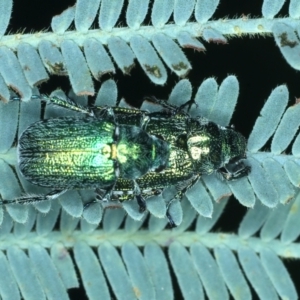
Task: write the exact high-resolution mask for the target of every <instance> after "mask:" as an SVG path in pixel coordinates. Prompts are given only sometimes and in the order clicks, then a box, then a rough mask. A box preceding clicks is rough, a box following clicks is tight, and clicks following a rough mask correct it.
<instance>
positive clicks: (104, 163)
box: [2, 96, 250, 223]
mask: <svg viewBox="0 0 300 300" xmlns="http://www.w3.org/2000/svg"><path fill="white" fill-rule="evenodd" d="M36 98H40V99H41V100H44V101H48V102H50V103H53V104H55V105H58V106H62V107H64V108H69V109H71V110H74V111H77V112H79V113H84V114H86V115H87V117H86V118H84V119H82V118H74V117H64V118H53V119H49V120H44V121H39V122H36V123H34V124H32V125H30V126H29V127H28V128H27V129H26V130H25V131H24V132H23V134H22V135H21V137H20V139H19V143H18V155H19V167H20V170H21V173H22V174H23V175H24V177H25V178H26V179H27V180H28V181H30V182H32V183H34V184H37V185H40V186H45V187H51V188H53V189H54V190H53V191H52V192H50V193H48V194H46V195H44V196H23V197H19V198H17V199H14V200H12V201H8V200H3V201H2V204H9V203H31V202H38V201H43V200H49V199H54V198H57V197H58V196H59V195H61V194H62V193H64V192H65V191H67V190H70V189H89V188H94V189H95V190H96V192H97V194H98V200H99V198H100V199H101V200H108V201H110V200H119V201H125V200H129V199H132V198H134V197H135V198H136V199H137V201H138V204H139V206H140V210H141V211H142V210H144V209H145V208H146V203H145V200H146V198H147V197H149V196H150V195H152V194H155V193H158V192H160V191H161V190H162V189H163V188H164V187H167V186H170V185H176V187H177V189H178V194H177V195H176V196H175V197H180V196H181V195H182V194H183V193H184V191H185V190H186V189H187V188H188V187H190V186H192V185H193V184H194V183H195V182H196V181H197V179H198V178H199V176H201V175H203V174H210V173H213V172H215V171H217V172H218V173H220V174H222V175H223V177H224V178H225V179H227V180H231V179H237V178H240V177H243V176H246V175H247V174H248V173H249V171H250V168H249V167H248V166H246V165H245V164H244V163H243V160H242V159H243V158H245V150H246V140H245V138H244V137H243V136H242V135H241V134H240V133H238V132H236V131H235V130H233V129H232V128H227V127H226V128H225V127H221V126H218V125H217V124H215V123H213V122H209V121H208V120H206V119H203V118H200V119H196V118H191V117H190V116H189V115H188V114H186V113H185V112H183V110H181V109H179V108H175V107H172V106H169V105H166V104H165V103H164V102H163V101H159V100H156V99H152V101H155V102H157V103H158V104H160V105H162V106H163V107H164V109H163V110H162V111H161V112H153V113H150V112H147V111H141V110H137V109H128V108H120V107H114V108H107V107H82V106H80V105H78V104H76V103H74V102H73V101H72V100H70V99H66V100H64V99H61V98H58V97H45V96H41V97H40V96H38V97H36ZM168 217H169V220H170V222H171V223H172V220H171V218H170V216H168Z"/></svg>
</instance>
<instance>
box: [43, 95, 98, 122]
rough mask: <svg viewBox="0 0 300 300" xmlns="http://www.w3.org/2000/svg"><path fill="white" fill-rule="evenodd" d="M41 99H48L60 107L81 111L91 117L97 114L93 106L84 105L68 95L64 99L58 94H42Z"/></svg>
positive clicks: (47, 100)
mask: <svg viewBox="0 0 300 300" xmlns="http://www.w3.org/2000/svg"><path fill="white" fill-rule="evenodd" d="M40 99H41V100H42V101H46V102H49V103H51V104H54V105H57V106H60V107H63V108H66V109H69V110H74V111H77V112H80V113H83V114H87V115H88V116H90V117H94V116H95V115H94V111H93V110H92V109H91V108H89V107H85V106H82V105H80V104H78V103H76V102H74V101H73V100H72V99H70V98H68V97H66V98H65V99H63V98H59V97H57V96H53V97H47V96H45V95H41V96H40Z"/></svg>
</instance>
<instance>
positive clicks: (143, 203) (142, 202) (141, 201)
mask: <svg viewBox="0 0 300 300" xmlns="http://www.w3.org/2000/svg"><path fill="white" fill-rule="evenodd" d="M133 184H134V188H133V194H134V195H135V198H136V201H137V204H138V206H139V208H140V212H141V213H142V212H144V211H145V210H146V201H145V199H144V197H143V196H142V192H141V189H140V187H139V186H138V184H137V182H136V181H135V180H133Z"/></svg>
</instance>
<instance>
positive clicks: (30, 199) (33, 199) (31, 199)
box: [0, 190, 67, 205]
mask: <svg viewBox="0 0 300 300" xmlns="http://www.w3.org/2000/svg"><path fill="white" fill-rule="evenodd" d="M66 191H67V190H54V191H51V192H50V193H48V194H46V195H25V196H21V197H18V198H15V199H13V200H0V205H6V204H16V203H18V204H31V203H37V202H41V201H46V200H54V199H56V198H58V197H59V196H61V195H62V194H63V193H65V192H66Z"/></svg>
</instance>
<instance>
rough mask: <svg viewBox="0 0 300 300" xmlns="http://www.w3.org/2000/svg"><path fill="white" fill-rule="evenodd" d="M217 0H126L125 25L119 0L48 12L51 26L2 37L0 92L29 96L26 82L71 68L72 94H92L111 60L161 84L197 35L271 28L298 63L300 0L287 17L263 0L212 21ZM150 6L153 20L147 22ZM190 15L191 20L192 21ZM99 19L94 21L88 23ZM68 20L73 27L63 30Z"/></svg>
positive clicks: (213, 38) (5, 8) (111, 67)
mask: <svg viewBox="0 0 300 300" xmlns="http://www.w3.org/2000/svg"><path fill="white" fill-rule="evenodd" d="M219 2H220V1H219V0H214V1H211V0H205V1H203V0H198V1H195V0H189V1H180V0H177V1H162V0H156V1H154V2H153V3H151V5H150V4H149V1H148V0H145V1H129V3H128V5H127V6H126V4H127V3H126V4H125V8H124V10H125V15H126V20H125V21H126V25H128V27H126V26H123V27H118V26H117V24H118V21H120V15H121V11H122V9H123V6H124V1H122V0H120V1H116V0H115V1H110V0H103V1H99V0H98V1H92V3H89V4H87V3H86V1H83V0H78V1H77V3H76V5H75V6H73V7H70V8H67V9H66V10H65V11H64V12H62V13H61V14H60V15H58V16H55V17H53V19H52V23H51V29H52V32H41V33H36V34H35V35H32V34H24V35H20V34H16V35H7V36H3V37H2V46H1V47H0V54H1V55H0V74H1V76H2V77H0V96H1V98H2V99H4V100H8V99H9V89H8V88H12V89H13V90H15V91H16V92H17V93H18V94H20V95H21V96H22V98H23V99H25V100H28V99H30V96H31V88H32V87H33V86H36V85H39V84H40V83H42V82H44V81H47V80H48V79H49V75H48V73H49V74H58V75H68V76H69V78H70V82H71V84H72V88H73V90H74V92H75V93H76V94H77V95H94V93H95V89H94V84H93V80H92V78H94V79H96V80H100V79H101V77H102V76H103V75H104V74H106V73H115V72H116V66H117V67H118V68H120V69H121V70H122V72H123V73H124V74H128V73H130V70H131V69H132V68H133V67H134V66H135V64H136V62H135V61H138V63H139V64H140V66H141V67H142V69H143V70H144V72H145V74H146V75H147V76H148V77H149V78H150V80H151V81H152V82H154V83H156V84H159V85H164V84H165V83H166V80H167V69H166V67H165V66H167V67H168V68H169V69H170V70H171V71H172V72H174V73H175V74H177V76H180V77H184V76H185V75H186V74H187V73H188V72H189V71H190V70H191V68H192V66H191V64H190V62H189V61H188V59H187V57H186V55H185V54H184V52H183V51H182V48H192V49H195V50H198V51H204V50H205V47H204V45H203V44H202V43H201V42H200V41H198V38H200V37H201V38H202V39H203V40H204V41H206V42H214V43H221V44H226V43H228V41H227V38H226V37H225V36H227V35H228V36H236V35H241V34H253V33H257V34H263V33H272V34H273V35H274V38H275V41H276V43H277V45H278V47H279V48H280V50H281V52H282V54H283V56H284V57H285V58H286V60H287V61H288V63H289V64H290V65H291V66H292V67H294V68H296V69H299V65H300V63H299V58H298V55H297V53H298V52H299V51H298V50H299V49H298V48H299V40H298V37H297V35H296V32H295V31H296V29H297V26H298V25H297V22H298V20H297V18H298V17H297V16H298V11H299V5H298V4H297V1H291V2H290V6H289V11H290V17H289V18H274V17H275V15H276V14H277V13H278V12H279V11H280V9H281V8H282V6H283V3H284V1H282V0H278V1H269V0H264V1H263V5H262V14H263V18H261V19H248V18H246V19H245V18H239V19H233V20H223V19H222V20H215V21H213V20H211V18H213V16H214V13H215V11H216V9H217V7H218V5H219ZM1 5H2V10H0V13H1V11H2V12H3V16H2V17H1V24H2V27H0V28H2V30H0V32H4V31H5V29H6V27H7V26H8V21H9V19H8V18H9V15H10V13H11V6H12V0H6V1H4V2H3V4H1ZM148 10H150V11H151V24H150V25H144V24H143V22H145V18H146V15H147V12H148ZM4 12H5V13H4ZM7 12H9V13H7ZM190 18H194V19H195V20H196V22H189V19H190ZM96 21H97V24H98V27H99V28H95V29H91V26H92V24H94V23H95V22H96ZM172 21H173V23H172ZM73 23H74V25H75V30H68V28H69V27H70V26H71V25H72V24H73ZM1 24H0V26H1ZM170 49H172V51H170ZM112 59H113V60H112ZM113 61H114V62H113ZM115 65H116V66H115Z"/></svg>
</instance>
